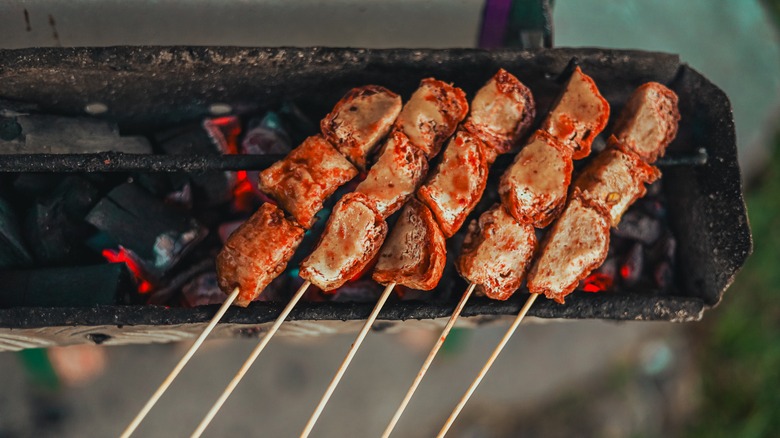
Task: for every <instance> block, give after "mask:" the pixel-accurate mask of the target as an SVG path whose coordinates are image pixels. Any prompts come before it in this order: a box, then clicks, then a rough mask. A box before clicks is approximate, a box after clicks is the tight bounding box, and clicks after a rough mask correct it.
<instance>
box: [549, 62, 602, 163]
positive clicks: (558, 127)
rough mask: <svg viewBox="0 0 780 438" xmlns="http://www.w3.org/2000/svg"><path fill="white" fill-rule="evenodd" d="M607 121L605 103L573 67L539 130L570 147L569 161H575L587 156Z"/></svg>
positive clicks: (586, 77) (590, 81)
mask: <svg viewBox="0 0 780 438" xmlns="http://www.w3.org/2000/svg"><path fill="white" fill-rule="evenodd" d="M608 119H609V103H607V101H606V99H604V98H603V97H602V96H601V94H600V93H599V90H598V88H597V87H596V83H595V82H593V79H591V78H590V76H588V75H586V74H585V73H583V72H582V70H580V68H579V67H577V68H575V69H574V73H572V75H571V78H569V82H568V83H567V84H566V89H565V90H564V92H563V94H561V96H560V97H559V98H558V102H557V103H556V104H555V106H554V108H553V110H552V111H551V112H550V115H548V116H547V119H545V121H544V123H543V124H542V128H541V129H542V130H543V131H547V132H549V133H550V134H552V135H553V136H554V137H556V138H558V139H559V140H560V141H561V142H563V144H564V145H566V146H568V147H570V148H571V150H572V158H574V159H575V160H579V159H581V158H585V157H587V156H588V155H589V154H590V145H591V143H593V139H594V138H596V136H598V135H599V133H600V132H601V131H602V130H603V129H604V127H606V126H607V120H608Z"/></svg>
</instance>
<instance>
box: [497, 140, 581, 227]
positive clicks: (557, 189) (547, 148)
mask: <svg viewBox="0 0 780 438" xmlns="http://www.w3.org/2000/svg"><path fill="white" fill-rule="evenodd" d="M572 168H573V165H572V158H571V152H570V150H569V149H568V148H567V147H566V146H564V145H563V144H561V143H560V142H559V141H558V140H557V139H556V138H554V137H552V136H550V135H549V134H547V133H546V132H544V131H537V132H536V133H535V134H534V136H533V137H531V139H530V140H529V143H528V144H527V145H526V146H525V147H524V148H523V149H522V150H521V151H520V153H519V154H517V156H516V157H515V161H514V162H513V163H512V166H510V167H509V168H508V169H507V170H506V171H505V172H504V175H503V176H502V177H501V182H500V183H499V187H498V192H499V194H500V195H501V201H502V202H503V204H504V206H505V208H506V209H507V211H509V213H510V214H512V216H514V218H515V219H517V220H518V221H520V222H522V223H524V224H532V225H533V226H535V227H537V228H543V227H546V226H547V225H549V224H550V222H552V221H553V219H555V217H557V216H558V214H559V213H560V211H561V209H562V208H563V206H564V204H565V202H566V193H567V191H568V189H569V183H570V182H571V173H572Z"/></svg>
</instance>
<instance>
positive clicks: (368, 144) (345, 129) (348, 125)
mask: <svg viewBox="0 0 780 438" xmlns="http://www.w3.org/2000/svg"><path fill="white" fill-rule="evenodd" d="M400 112H401V97H400V96H398V95H397V94H395V93H393V92H392V91H390V90H388V89H386V88H384V87H379V86H377V85H366V86H364V87H358V88H353V89H352V90H350V91H349V92H348V93H347V94H346V95H345V96H344V97H343V98H342V99H341V100H340V101H338V103H336V106H335V107H334V108H333V111H331V113H330V114H328V115H327V116H325V118H324V119H322V121H321V122H320V129H321V130H322V135H324V136H325V138H326V139H328V141H329V142H331V143H332V144H333V145H334V146H335V147H336V149H338V150H339V152H341V153H342V154H343V155H344V156H345V157H347V159H349V161H350V162H352V164H354V165H355V166H356V167H357V168H359V169H360V170H365V169H366V160H367V158H368V155H369V154H370V153H371V151H372V150H373V149H374V146H375V145H376V144H377V143H378V142H379V140H381V139H382V138H383V137H385V136H386V135H387V133H388V132H389V131H390V128H391V127H392V126H393V122H394V121H395V119H396V117H398V113H400Z"/></svg>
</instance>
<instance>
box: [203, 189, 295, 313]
mask: <svg viewBox="0 0 780 438" xmlns="http://www.w3.org/2000/svg"><path fill="white" fill-rule="evenodd" d="M304 232H305V230H304V229H303V228H301V227H300V226H298V225H297V224H296V223H295V222H293V221H291V220H288V219H287V218H285V217H284V212H283V211H282V210H281V209H279V207H277V206H275V205H273V204H271V203H265V204H263V205H261V206H260V208H259V209H258V210H257V212H255V214H253V215H252V217H250V218H249V219H248V220H247V221H246V222H244V223H243V224H242V225H241V226H240V227H238V228H237V229H236V230H235V231H233V233H232V234H231V235H230V237H229V238H228V239H227V242H225V246H224V247H222V251H220V253H219V255H217V278H218V281H219V287H220V289H222V291H223V292H225V293H226V294H229V293H231V292H232V291H233V289H234V288H236V287H238V288H239V294H238V298H237V299H236V301H235V304H236V305H237V306H242V307H246V306H247V305H249V303H250V302H252V301H253V300H255V299H257V297H258V296H260V293H261V292H263V289H265V288H266V287H267V286H268V285H269V284H270V283H271V281H273V279H274V278H276V277H278V276H279V274H281V273H282V272H283V271H284V270H285V268H286V267H287V262H288V261H289V260H290V258H291V257H292V256H293V254H294V253H295V249H296V248H298V245H299V244H300V243H301V240H302V239H303V233H304Z"/></svg>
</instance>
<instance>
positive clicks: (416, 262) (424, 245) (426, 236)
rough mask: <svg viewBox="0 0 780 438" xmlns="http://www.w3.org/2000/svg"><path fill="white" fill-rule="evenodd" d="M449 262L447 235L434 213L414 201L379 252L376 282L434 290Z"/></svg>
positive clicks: (406, 208) (407, 206) (402, 212)
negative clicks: (437, 222)
mask: <svg viewBox="0 0 780 438" xmlns="http://www.w3.org/2000/svg"><path fill="white" fill-rule="evenodd" d="M446 261H447V248H446V246H445V239H444V235H443V234H442V232H441V230H439V227H438V226H437V225H436V220H435V219H434V218H433V215H432V214H431V211H430V210H429V209H428V208H427V207H426V206H425V205H423V204H422V203H421V202H420V201H418V200H416V199H411V200H410V201H409V202H408V203H407V204H406V206H405V207H404V209H403V210H402V211H401V215H400V217H399V218H398V222H396V224H395V226H394V227H393V231H392V232H391V233H390V235H389V236H388V238H387V240H386V241H385V244H384V245H383V246H382V249H381V250H380V251H379V260H378V261H377V264H376V268H375V270H374V274H373V276H372V278H373V279H374V280H376V281H377V282H378V283H380V284H383V285H387V284H390V283H392V282H396V283H398V284H402V285H404V286H406V287H410V288H412V289H421V290H431V289H433V288H434V287H436V285H437V284H438V283H439V280H440V279H441V276H442V273H443V272H444V264H445V263H446Z"/></svg>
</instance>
